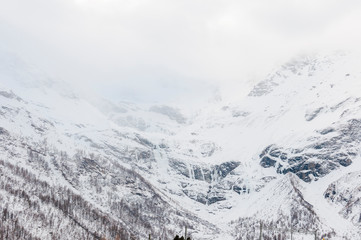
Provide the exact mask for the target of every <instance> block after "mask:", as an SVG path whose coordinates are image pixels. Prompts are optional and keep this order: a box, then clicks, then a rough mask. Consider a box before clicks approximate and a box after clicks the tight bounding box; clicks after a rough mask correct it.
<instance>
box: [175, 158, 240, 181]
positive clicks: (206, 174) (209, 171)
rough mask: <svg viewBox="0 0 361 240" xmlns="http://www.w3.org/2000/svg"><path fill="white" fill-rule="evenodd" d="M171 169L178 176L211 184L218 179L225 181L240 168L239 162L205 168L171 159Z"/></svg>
mask: <svg viewBox="0 0 361 240" xmlns="http://www.w3.org/2000/svg"><path fill="white" fill-rule="evenodd" d="M169 163H170V167H171V168H172V169H173V170H175V171H176V172H177V173H178V174H181V175H183V176H185V177H187V178H194V179H197V180H200V181H206V182H208V183H211V182H212V181H215V180H217V179H223V178H225V177H226V176H227V175H228V174H230V173H231V172H232V171H233V170H234V169H235V168H237V167H238V166H239V164H240V163H239V162H233V161H231V162H225V163H222V164H220V165H214V166H211V167H210V168H205V167H202V166H199V165H190V166H186V164H185V163H183V162H181V161H179V160H176V159H170V161H169Z"/></svg>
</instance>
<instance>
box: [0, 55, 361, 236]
mask: <svg viewBox="0 0 361 240" xmlns="http://www.w3.org/2000/svg"><path fill="white" fill-rule="evenodd" d="M0 55H1V57H0V65H1V66H0V148H1V151H0V192H1V194H0V198H1V204H0V214H1V219H2V222H1V225H0V236H4V238H10V239H29V236H30V238H31V239H71V238H73V239H94V238H95V239H100V238H102V237H104V238H106V239H117V238H120V239H145V238H147V237H148V235H149V234H151V236H153V238H158V237H160V238H161V239H171V238H172V237H174V236H175V234H179V233H180V232H181V231H183V229H184V227H188V233H189V234H190V235H191V236H192V237H193V238H195V239H253V238H254V237H258V236H259V235H260V232H261V228H262V229H263V230H262V234H263V236H264V237H265V239H268V238H269V239H273V238H274V237H275V238H277V239H288V238H289V236H290V234H291V229H292V234H293V237H294V239H315V235H316V237H321V236H327V237H329V238H332V239H355V237H356V238H358V237H359V236H360V234H361V227H360V216H361V208H360V204H359V201H360V199H359V188H360V184H359V183H358V182H359V175H360V174H359V172H360V171H361V159H360V149H361V144H360V141H361V133H360V132H361V131H360V130H361V91H360V90H361V81H360V79H361V71H360V69H361V61H360V60H359V59H360V58H359V57H358V56H356V55H353V54H341V53H336V54H331V55H327V56H325V55H313V56H302V57H298V58H296V59H295V60H292V61H290V62H288V63H286V64H284V65H283V66H281V67H280V68H279V69H277V70H276V71H274V72H272V73H270V74H269V76H267V78H266V79H265V80H263V81H261V82H259V83H257V84H256V85H255V86H254V88H253V89H252V91H250V93H249V94H248V95H247V96H245V97H244V98H243V99H242V100H239V101H237V102H231V103H229V102H225V101H222V100H221V99H218V100H217V101H212V102H210V103H209V104H208V105H207V106H204V107H202V108H200V109H199V110H198V111H196V112H193V113H189V111H185V109H182V108H181V107H179V106H178V107H177V106H168V105H139V104H134V103H128V102H121V103H113V102H110V101H107V100H104V99H101V98H99V97H94V96H92V97H89V96H84V95H82V94H79V93H77V91H76V90H73V89H71V88H70V87H69V86H68V85H67V84H65V83H62V82H59V81H55V80H52V79H51V78H49V77H47V76H46V74H44V73H42V72H41V71H36V70H35V68H34V67H32V66H29V65H28V64H26V63H24V62H22V61H21V60H20V59H19V58H17V57H16V56H13V55H12V54H8V53H1V54H0ZM261 225H262V227H261Z"/></svg>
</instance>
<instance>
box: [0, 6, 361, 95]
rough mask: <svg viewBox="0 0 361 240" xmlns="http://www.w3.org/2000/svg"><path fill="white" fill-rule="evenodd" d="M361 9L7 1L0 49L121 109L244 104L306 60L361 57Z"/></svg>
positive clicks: (0, 9) (1, 14)
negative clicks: (259, 84)
mask: <svg viewBox="0 0 361 240" xmlns="http://www.w3.org/2000/svg"><path fill="white" fill-rule="evenodd" d="M360 28H361V1H359V0H252V1H251V0H238V1H234V0H229V1H228V0H202V1H201V0H183V1H182V0H177V1H173V0H31V1H30V0H0V44H1V45H2V46H3V47H6V48H8V49H10V50H12V51H14V52H16V53H17V54H19V55H20V56H22V57H24V58H25V60H27V61H30V62H32V63H35V64H36V65H38V66H39V68H42V69H44V70H45V71H47V72H49V73H50V74H51V75H52V76H55V77H57V78H59V79H62V80H65V81H70V82H73V83H75V84H77V85H84V86H87V87H90V88H92V89H94V90H95V91H97V92H98V93H100V94H103V95H106V96H107V97H108V98H111V99H114V100H122V99H127V100H134V101H140V102H153V101H174V100H182V99H185V98H187V99H190V98H192V97H196V96H203V97H204V96H206V95H207V94H210V93H212V92H213V91H214V89H215V88H217V87H219V88H220V91H221V93H222V94H223V95H224V96H225V95H232V96H233V95H241V94H243V93H244V92H246V91H247V90H248V89H249V87H250V85H251V82H252V81H256V80H260V79H261V78H262V77H263V76H264V75H265V74H266V73H267V72H268V71H270V70H271V69H272V68H274V67H275V66H277V65H278V64H280V63H282V62H283V61H286V60H287V59H288V58H290V57H293V56H295V55H297V54H299V53H302V52H305V51H318V50H325V49H326V50H337V49H348V48H351V49H358V48H359V47H358V46H359V45H360V42H361V29H360Z"/></svg>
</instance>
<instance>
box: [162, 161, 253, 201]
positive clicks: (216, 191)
mask: <svg viewBox="0 0 361 240" xmlns="http://www.w3.org/2000/svg"><path fill="white" fill-rule="evenodd" d="M169 163H170V167H171V168H172V169H173V170H174V171H175V172H177V173H178V174H180V175H183V176H184V177H186V178H193V179H196V180H199V181H204V182H206V183H207V185H208V184H209V185H208V187H209V189H208V191H207V192H204V193H199V192H196V191H194V190H192V189H191V188H188V184H184V185H182V187H183V193H184V194H186V195H187V196H188V197H189V198H191V199H193V200H195V201H197V202H200V203H202V204H213V203H216V202H219V201H224V200H226V198H225V191H229V190H233V191H236V192H237V193H239V194H240V193H246V192H247V191H249V190H247V189H246V188H244V187H239V186H237V185H235V186H233V187H234V188H233V189H232V186H231V185H228V184H226V183H225V182H223V180H224V179H225V178H226V177H227V176H228V175H229V174H232V171H233V170H234V169H235V168H237V167H238V166H239V164H240V163H239V162H233V161H231V162H225V163H222V164H220V165H214V166H211V167H209V168H206V167H204V166H200V165H186V164H185V163H183V162H181V161H179V160H175V159H170V160H169ZM226 182H227V181H226ZM211 183H212V184H211ZM227 183H228V182H227Z"/></svg>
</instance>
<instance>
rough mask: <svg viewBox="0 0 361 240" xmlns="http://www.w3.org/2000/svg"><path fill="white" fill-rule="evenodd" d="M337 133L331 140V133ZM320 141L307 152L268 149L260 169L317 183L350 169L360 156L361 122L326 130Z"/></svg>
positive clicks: (321, 134) (263, 154)
mask: <svg viewBox="0 0 361 240" xmlns="http://www.w3.org/2000/svg"><path fill="white" fill-rule="evenodd" d="M331 132H333V133H337V135H336V136H335V135H334V134H332V135H333V137H328V135H327V134H328V133H331ZM319 134H320V136H321V137H319V138H318V139H317V141H316V142H314V143H312V144H309V145H307V146H305V147H304V148H295V149H293V148H287V149H285V148H282V147H279V146H275V145H270V146H268V147H266V148H265V149H264V150H263V152H262V153H261V154H260V155H259V157H260V165H261V166H262V167H264V168H271V167H274V168H276V171H277V173H279V174H286V173H288V172H292V173H295V174H296V175H297V176H298V177H299V178H300V179H302V180H303V181H305V182H310V181H312V179H317V178H320V177H323V176H325V175H326V174H328V173H330V172H331V171H332V170H334V169H336V168H338V167H347V166H349V165H351V163H352V160H353V159H354V158H355V157H356V156H357V153H358V151H359V147H358V146H359V144H360V141H361V120H359V119H352V120H349V121H348V122H347V123H346V124H344V125H340V126H339V128H338V129H337V130H336V129H334V128H326V129H324V130H322V131H319Z"/></svg>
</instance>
